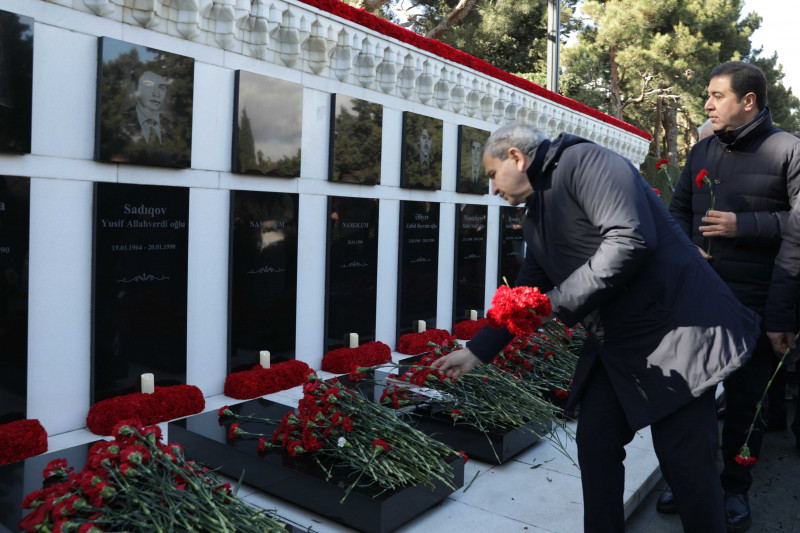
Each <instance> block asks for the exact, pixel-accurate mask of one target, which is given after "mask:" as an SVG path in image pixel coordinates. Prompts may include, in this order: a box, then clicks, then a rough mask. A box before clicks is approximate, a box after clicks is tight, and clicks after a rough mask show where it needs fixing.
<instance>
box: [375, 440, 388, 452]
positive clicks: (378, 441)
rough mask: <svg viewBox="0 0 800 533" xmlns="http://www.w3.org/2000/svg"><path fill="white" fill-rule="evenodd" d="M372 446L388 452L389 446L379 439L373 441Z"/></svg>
mask: <svg viewBox="0 0 800 533" xmlns="http://www.w3.org/2000/svg"><path fill="white" fill-rule="evenodd" d="M372 445H373V446H375V447H376V448H379V447H380V448H383V449H384V451H387V452H388V451H389V445H388V444H386V441H382V440H381V439H375V440H374V441H372Z"/></svg>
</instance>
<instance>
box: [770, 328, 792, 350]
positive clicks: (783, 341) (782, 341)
mask: <svg viewBox="0 0 800 533" xmlns="http://www.w3.org/2000/svg"><path fill="white" fill-rule="evenodd" d="M767 337H769V342H771V343H772V348H773V349H774V350H775V351H776V352H778V353H779V354H781V355H783V354H784V353H786V350H788V349H789V348H794V347H795V340H794V333H792V332H791V331H768V332H767Z"/></svg>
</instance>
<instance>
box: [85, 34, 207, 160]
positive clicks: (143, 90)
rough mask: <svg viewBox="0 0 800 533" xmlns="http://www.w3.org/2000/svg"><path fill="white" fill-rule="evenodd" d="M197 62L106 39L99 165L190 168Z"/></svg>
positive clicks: (100, 66) (101, 53) (101, 51)
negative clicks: (118, 164)
mask: <svg viewBox="0 0 800 533" xmlns="http://www.w3.org/2000/svg"><path fill="white" fill-rule="evenodd" d="M193 95H194V60H193V59H192V58H189V57H184V56H181V55H177V54H171V53H169V52H163V51H161V50H156V49H154V48H149V47H147V46H141V45H138V44H132V43H126V42H123V41H118V40H116V39H112V38H110V37H100V41H99V44H98V61H97V111H96V115H95V117H96V118H95V121H96V122H95V153H94V158H95V160H96V161H106V162H110V163H133V164H137V165H153V166H160V167H175V168H188V167H189V166H191V160H192V98H193Z"/></svg>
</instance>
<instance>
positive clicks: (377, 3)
mask: <svg viewBox="0 0 800 533" xmlns="http://www.w3.org/2000/svg"><path fill="white" fill-rule="evenodd" d="M388 3H389V0H358V3H357V4H356V7H357V8H358V9H363V10H365V11H369V12H370V13H375V12H376V11H377V10H379V9H380V8H381V6H383V5H385V4H388Z"/></svg>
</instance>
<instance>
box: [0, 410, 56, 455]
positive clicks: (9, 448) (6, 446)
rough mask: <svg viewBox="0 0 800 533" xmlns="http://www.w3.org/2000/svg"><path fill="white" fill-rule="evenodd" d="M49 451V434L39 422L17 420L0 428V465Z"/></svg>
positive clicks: (34, 420)
mask: <svg viewBox="0 0 800 533" xmlns="http://www.w3.org/2000/svg"><path fill="white" fill-rule="evenodd" d="M46 451H47V432H46V431H45V430H44V428H43V427H42V425H41V424H40V423H39V421H38V420H36V419H33V420H15V421H14V422H9V423H8V424H3V425H2V426H0V465H5V464H8V463H13V462H14V461H21V460H22V459H27V458H28V457H33V456H34V455H39V454H40V453H44V452H46Z"/></svg>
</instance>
